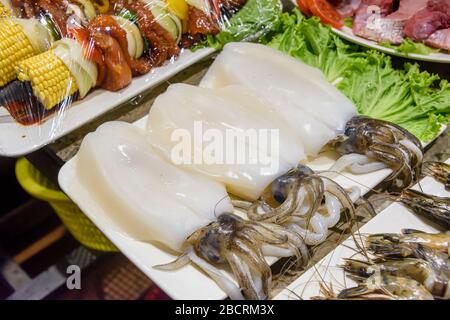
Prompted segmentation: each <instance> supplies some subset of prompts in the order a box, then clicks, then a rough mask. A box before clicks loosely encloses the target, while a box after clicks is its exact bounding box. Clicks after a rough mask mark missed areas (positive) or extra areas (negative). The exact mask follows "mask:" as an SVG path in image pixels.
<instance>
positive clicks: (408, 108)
mask: <svg viewBox="0 0 450 320" xmlns="http://www.w3.org/2000/svg"><path fill="white" fill-rule="evenodd" d="M278 28H279V29H278V34H277V35H275V36H274V37H273V38H272V39H271V40H270V41H268V42H267V45H269V46H271V47H273V48H276V49H278V50H281V51H283V52H285V53H287V54H289V55H291V56H293V57H295V58H298V59H300V60H302V61H304V62H305V63H307V64H309V65H312V66H314V67H317V68H319V69H321V70H322V71H323V73H324V74H325V76H326V77H327V79H328V80H329V81H330V82H331V83H334V84H336V86H337V88H338V89H340V90H341V91H342V92H343V93H344V94H345V95H346V96H347V97H348V98H349V99H350V100H352V101H353V102H354V104H355V105H356V107H357V110H358V112H359V113H360V114H362V115H366V116H370V117H373V118H377V119H383V120H387V121H391V122H394V123H397V124H399V125H400V126H402V127H404V128H405V129H407V130H409V131H410V132H411V133H413V134H414V135H416V136H417V137H418V138H419V139H421V140H422V141H425V142H426V141H429V140H432V139H433V138H435V137H436V136H437V135H438V134H439V132H440V130H441V128H442V126H443V125H446V124H447V123H448V121H449V117H450V85H449V83H448V82H447V81H446V80H441V79H440V78H439V77H438V76H437V75H433V74H430V73H428V72H425V71H424V72H421V71H420V69H419V66H418V65H417V64H410V63H407V64H405V65H404V66H403V68H401V69H396V68H394V67H393V66H392V63H391V58H390V57H389V56H388V55H385V54H383V53H380V52H378V51H374V50H367V49H365V48H362V47H360V46H357V45H354V44H351V43H349V42H347V41H345V40H343V39H341V38H339V36H337V35H336V34H334V33H333V32H331V29H330V28H329V27H328V26H325V25H323V24H321V23H320V22H319V20H318V19H317V18H310V19H306V18H305V17H304V16H303V15H302V14H301V13H300V12H299V11H298V10H297V9H295V10H294V11H293V14H286V13H285V14H282V17H281V21H280V24H279V26H278Z"/></svg>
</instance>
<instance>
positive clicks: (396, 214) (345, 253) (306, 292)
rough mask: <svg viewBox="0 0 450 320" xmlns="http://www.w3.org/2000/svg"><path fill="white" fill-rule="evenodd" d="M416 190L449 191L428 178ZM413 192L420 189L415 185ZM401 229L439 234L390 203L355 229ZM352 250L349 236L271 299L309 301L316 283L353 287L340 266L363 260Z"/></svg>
mask: <svg viewBox="0 0 450 320" xmlns="http://www.w3.org/2000/svg"><path fill="white" fill-rule="evenodd" d="M447 163H450V159H449V160H447ZM420 187H421V188H422V189H423V191H424V192H426V193H428V194H432V195H436V196H440V197H450V192H449V191H446V190H445V189H444V185H443V184H441V183H438V182H436V181H435V180H434V179H432V178H430V177H426V178H424V179H423V180H422V181H421V182H420ZM414 189H416V190H420V189H419V185H416V186H415V187H414ZM405 228H409V229H417V230H421V231H425V232H439V227H437V226H434V225H433V224H432V223H431V222H430V221H429V220H425V219H423V218H421V217H419V216H417V215H415V214H414V213H412V212H411V211H409V210H408V209H407V208H406V207H404V206H403V205H400V204H398V203H394V204H392V205H390V206H389V207H387V208H386V209H384V210H383V211H382V212H380V213H379V214H378V215H377V216H376V217H375V218H373V219H372V220H371V221H369V222H368V223H367V224H366V225H364V226H363V227H362V228H361V229H360V230H359V234H361V235H364V234H374V233H400V231H401V229H405ZM440 231H441V232H442V231H443V230H440ZM355 237H356V241H358V243H359V244H360V245H362V244H363V241H362V237H359V236H358V234H355ZM355 251H357V249H356V244H355V241H354V239H353V238H351V237H349V238H348V239H347V240H345V241H344V242H343V244H341V245H340V246H338V247H337V248H336V249H335V250H333V251H332V252H330V253H329V254H328V255H327V256H326V257H325V258H323V259H322V260H321V261H320V262H318V263H317V264H316V265H315V266H314V268H311V269H309V270H308V271H307V272H305V273H304V274H302V275H301V276H300V277H299V278H298V279H297V280H295V281H294V282H293V283H291V284H290V285H289V286H288V287H287V288H286V289H285V290H283V291H282V292H281V293H280V294H278V295H277V296H276V297H275V298H274V299H276V300H288V299H299V298H302V299H311V297H314V296H319V295H320V283H323V284H325V285H327V286H329V287H332V288H333V289H334V291H335V293H338V292H339V291H340V290H342V289H344V288H350V287H353V286H355V285H356V283H355V282H354V281H353V280H351V279H349V278H348V277H346V275H345V272H344V270H343V269H342V268H341V267H340V266H342V265H343V264H344V259H345V258H354V259H358V258H359V259H363V258H362V257H361V256H355Z"/></svg>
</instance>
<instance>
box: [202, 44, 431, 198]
mask: <svg viewBox="0 0 450 320" xmlns="http://www.w3.org/2000/svg"><path fill="white" fill-rule="evenodd" d="M232 85H240V86H244V87H246V88H247V89H248V90H251V91H254V92H255V93H256V95H257V96H260V97H261V98H264V99H265V100H266V101H268V102H269V104H265V106H267V105H270V108H260V110H259V113H260V114H269V112H271V113H272V114H278V115H279V116H280V117H281V118H282V119H283V121H284V123H285V126H288V127H290V128H291V129H292V130H293V132H294V133H295V134H296V138H297V139H298V140H299V141H301V142H302V143H303V144H304V147H305V151H306V153H307V155H308V156H316V155H317V153H318V152H319V151H321V150H322V149H323V148H324V147H325V146H328V147H329V148H331V149H333V150H335V151H337V153H338V154H340V155H341V156H342V155H346V156H345V157H343V158H342V159H341V160H338V162H337V164H336V167H332V168H331V169H330V170H335V169H336V168H339V170H343V169H344V168H347V167H348V168H349V169H350V170H351V171H354V172H370V171H373V170H378V169H380V168H385V167H388V168H390V169H392V171H393V172H392V174H391V175H390V176H389V178H388V180H389V181H391V182H392V189H393V190H401V189H403V188H405V187H409V186H411V185H412V184H414V183H415V182H416V181H417V179H418V178H419V176H420V171H421V165H422V158H423V148H422V145H421V143H420V141H419V140H418V139H417V138H416V137H414V136H413V135H412V134H410V133H409V132H407V131H406V130H405V129H403V128H401V127H399V126H397V125H395V124H392V123H388V122H385V121H381V120H375V119H369V118H366V117H361V116H357V113H356V108H355V107H354V105H353V104H352V102H351V101H350V100H349V99H348V98H347V97H345V96H344V95H343V94H342V93H341V92H340V91H339V90H338V89H336V87H334V86H333V85H332V84H330V83H329V82H328V81H327V80H326V78H325V76H324V75H323V73H322V72H321V71H320V70H319V69H316V68H313V67H311V66H308V65H306V64H304V63H302V62H301V61H299V60H297V59H294V58H292V57H290V56H288V55H286V54H284V53H282V52H279V51H277V50H275V49H272V48H269V47H267V46H264V45H260V44H251V43H230V44H227V45H226V46H225V47H224V50H223V51H222V53H221V54H220V55H219V56H218V57H217V58H216V60H215V62H214V63H213V64H212V66H211V67H210V69H209V71H208V72H207V73H206V75H205V77H204V78H203V80H202V81H201V83H200V86H202V87H206V88H224V87H227V86H232ZM263 107H264V106H263ZM374 161H375V162H374Z"/></svg>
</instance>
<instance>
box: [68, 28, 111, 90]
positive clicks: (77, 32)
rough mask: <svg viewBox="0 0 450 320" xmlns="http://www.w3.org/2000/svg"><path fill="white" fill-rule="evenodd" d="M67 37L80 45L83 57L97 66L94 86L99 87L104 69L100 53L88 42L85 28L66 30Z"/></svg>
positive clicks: (88, 38)
mask: <svg viewBox="0 0 450 320" xmlns="http://www.w3.org/2000/svg"><path fill="white" fill-rule="evenodd" d="M67 35H68V36H71V37H72V38H73V39H75V40H77V41H78V42H79V43H81V46H82V47H83V53H84V56H85V57H86V58H87V59H89V60H91V61H94V62H95V63H96V64H97V67H98V76H97V84H96V85H100V84H101V83H102V82H103V80H104V78H105V72H106V69H105V68H106V67H105V62H104V61H103V55H102V53H101V51H100V50H99V49H98V48H97V47H96V46H95V45H94V42H92V41H91V40H90V34H89V30H87V29H86V28H70V29H67Z"/></svg>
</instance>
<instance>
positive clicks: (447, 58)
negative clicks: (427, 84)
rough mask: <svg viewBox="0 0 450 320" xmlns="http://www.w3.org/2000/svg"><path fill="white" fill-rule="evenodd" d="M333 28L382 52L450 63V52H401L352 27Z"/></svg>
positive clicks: (356, 41) (355, 41)
mask: <svg viewBox="0 0 450 320" xmlns="http://www.w3.org/2000/svg"><path fill="white" fill-rule="evenodd" d="M291 1H292V3H293V4H294V6H295V7H298V6H297V2H296V0H291ZM331 30H333V32H334V33H336V34H338V35H340V36H341V37H342V38H344V39H346V40H348V41H350V42H353V43H356V44H359V45H361V46H363V47H367V48H372V49H376V50H378V51H381V52H385V53H389V54H392V55H394V56H398V57H403V58H409V59H415V60H421V61H430V62H438V63H450V54H447V53H431V54H429V55H425V54H417V53H405V52H399V51H397V50H395V49H393V48H387V47H384V46H382V45H379V44H378V43H377V42H375V41H372V40H367V39H364V38H362V37H359V36H356V35H354V34H353V31H352V29H351V28H349V27H347V26H344V27H342V29H336V28H333V27H331Z"/></svg>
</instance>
